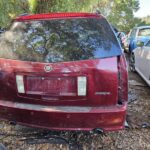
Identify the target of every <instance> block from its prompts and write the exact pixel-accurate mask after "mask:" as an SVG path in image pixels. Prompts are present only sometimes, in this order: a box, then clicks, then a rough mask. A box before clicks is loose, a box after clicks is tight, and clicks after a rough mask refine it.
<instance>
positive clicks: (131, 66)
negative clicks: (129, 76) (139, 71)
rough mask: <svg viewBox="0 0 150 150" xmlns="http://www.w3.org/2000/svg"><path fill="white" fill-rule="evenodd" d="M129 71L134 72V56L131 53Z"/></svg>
mask: <svg viewBox="0 0 150 150" xmlns="http://www.w3.org/2000/svg"><path fill="white" fill-rule="evenodd" d="M129 69H130V71H132V72H135V55H134V53H133V52H131V53H130V56H129Z"/></svg>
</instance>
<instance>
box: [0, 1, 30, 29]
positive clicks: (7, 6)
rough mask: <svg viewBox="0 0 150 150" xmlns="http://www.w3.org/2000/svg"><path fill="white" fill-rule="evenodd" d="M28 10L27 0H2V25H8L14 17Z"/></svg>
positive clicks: (0, 23)
mask: <svg viewBox="0 0 150 150" xmlns="http://www.w3.org/2000/svg"><path fill="white" fill-rule="evenodd" d="M26 12H28V3H27V2H26V0H0V26H1V27H6V26H7V24H9V23H10V21H11V19H12V18H13V17H15V16H17V15H19V14H21V13H26Z"/></svg>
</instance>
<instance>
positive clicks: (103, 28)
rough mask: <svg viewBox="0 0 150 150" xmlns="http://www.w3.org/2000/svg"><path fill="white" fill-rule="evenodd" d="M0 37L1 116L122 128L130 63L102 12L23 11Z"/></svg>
mask: <svg viewBox="0 0 150 150" xmlns="http://www.w3.org/2000/svg"><path fill="white" fill-rule="evenodd" d="M0 38H1V41H0V118H2V119H7V120H10V121H15V122H17V123H20V124H24V125H29V126H34V127H42V128H48V129H56V130H93V129H101V130H104V131H110V130H118V129H122V128H123V127H124V122H125V118H126V109H127V93H128V85H127V65H126V60H125V57H124V54H123V53H122V50H121V47H120V45H119V44H118V41H117V39H116V36H115V35H114V32H113V30H112V28H111V26H110V25H109V23H108V22H107V21H106V19H105V18H104V17H103V16H101V15H98V14H91V13H50V14H36V15H26V16H20V17H18V18H16V19H15V20H14V21H13V23H12V25H11V27H10V29H9V30H7V31H6V32H5V33H3V34H2V35H1V37H0Z"/></svg>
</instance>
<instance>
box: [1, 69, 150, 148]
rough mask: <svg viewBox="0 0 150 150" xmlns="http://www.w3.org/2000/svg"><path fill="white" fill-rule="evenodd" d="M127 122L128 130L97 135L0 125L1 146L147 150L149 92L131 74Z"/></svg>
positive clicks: (149, 134)
mask: <svg viewBox="0 0 150 150" xmlns="http://www.w3.org/2000/svg"><path fill="white" fill-rule="evenodd" d="M127 122H128V125H129V127H128V128H126V129H124V130H122V131H118V132H109V133H107V134H96V133H89V132H54V131H47V130H40V129H35V128H27V127H23V126H19V125H17V126H12V125H9V123H8V122H6V121H0V143H2V144H4V145H5V147H6V148H7V149H8V150H76V149H80V150H82V149H84V150H101V149H102V150H119V149H120V150H150V88H149V87H148V86H147V85H146V84H145V82H144V81H143V80H142V79H141V78H140V77H139V75H138V74H137V73H132V72H129V105H128V113H127ZM4 132H7V133H8V134H7V135H6V134H2V133H4ZM52 143H53V144H52Z"/></svg>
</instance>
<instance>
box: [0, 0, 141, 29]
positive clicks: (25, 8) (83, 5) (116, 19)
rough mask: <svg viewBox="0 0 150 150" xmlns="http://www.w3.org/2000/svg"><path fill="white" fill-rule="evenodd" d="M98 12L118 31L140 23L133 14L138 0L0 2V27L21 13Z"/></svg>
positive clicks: (0, 0) (23, 0)
mask: <svg viewBox="0 0 150 150" xmlns="http://www.w3.org/2000/svg"><path fill="white" fill-rule="evenodd" d="M97 9H98V10H99V11H100V12H101V13H102V14H103V15H105V16H106V17H107V19H108V20H109V21H110V22H111V23H112V24H113V25H114V26H116V27H117V28H118V29H120V30H122V31H125V32H127V31H129V30H130V29H131V28H133V27H134V26H136V25H138V24H140V23H141V20H140V19H138V18H134V15H133V12H135V11H137V10H138V9H139V0H0V20H1V22H0V26H6V24H7V23H9V22H10V19H11V18H12V17H14V16H17V15H19V14H21V13H25V12H27V13H28V12H30V13H48V12H94V11H95V10H97Z"/></svg>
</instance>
